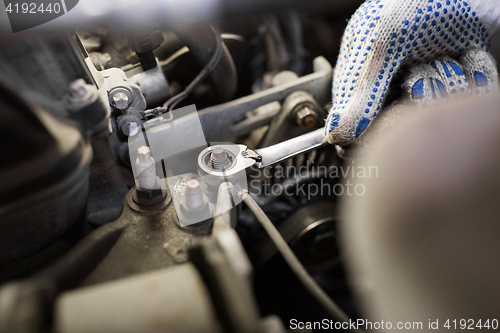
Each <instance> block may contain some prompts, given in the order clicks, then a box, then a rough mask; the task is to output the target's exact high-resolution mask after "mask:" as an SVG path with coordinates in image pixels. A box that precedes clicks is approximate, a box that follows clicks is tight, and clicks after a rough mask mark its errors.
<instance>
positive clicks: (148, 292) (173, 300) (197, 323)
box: [54, 263, 222, 333]
mask: <svg viewBox="0 0 500 333" xmlns="http://www.w3.org/2000/svg"><path fill="white" fill-rule="evenodd" d="M54 312H55V320H54V321H55V324H54V326H55V331H56V332H59V333H92V332H95V333H97V332H106V333H138V332H141V333H164V332H175V333H190V332H204V333H221V332H222V329H221V325H220V324H219V321H218V318H217V315H216V313H215V309H214V306H213V303H212V301H211V299H210V294H209V291H208V290H207V286H206V285H205V283H204V281H203V279H202V277H201V276H200V273H199V272H198V271H197V269H196V268H195V267H194V266H193V265H192V264H190V263H187V264H183V265H179V266H176V267H170V268H167V269H163V270H158V271H155V272H151V273H148V274H141V275H137V276H133V277H130V278H127V279H122V280H120V281H116V282H113V283H103V284H100V285H96V286H92V287H88V288H82V289H77V290H74V291H69V292H67V293H64V294H63V295H61V297H59V299H58V300H57V302H56V304H55V310H54Z"/></svg>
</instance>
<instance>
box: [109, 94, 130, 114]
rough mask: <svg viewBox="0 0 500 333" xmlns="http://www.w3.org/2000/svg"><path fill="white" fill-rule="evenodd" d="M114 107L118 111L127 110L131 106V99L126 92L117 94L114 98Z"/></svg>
mask: <svg viewBox="0 0 500 333" xmlns="http://www.w3.org/2000/svg"><path fill="white" fill-rule="evenodd" d="M112 100H113V106H114V107H115V108H117V109H118V110H125V109H126V108H128V106H129V104H130V99H129V97H128V96H127V94H125V93H124V92H121V91H119V92H116V93H114V94H113V97H112Z"/></svg>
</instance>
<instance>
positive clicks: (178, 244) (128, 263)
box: [82, 176, 211, 285]
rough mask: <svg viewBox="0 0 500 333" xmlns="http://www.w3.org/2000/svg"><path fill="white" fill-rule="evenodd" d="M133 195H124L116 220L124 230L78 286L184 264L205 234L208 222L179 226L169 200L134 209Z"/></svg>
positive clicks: (209, 228) (208, 228) (209, 226)
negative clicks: (124, 200) (118, 216)
mask: <svg viewBox="0 0 500 333" xmlns="http://www.w3.org/2000/svg"><path fill="white" fill-rule="evenodd" d="M179 177H180V178H182V176H179ZM173 178H176V177H173ZM133 192H134V190H133V189H132V190H131V191H130V192H129V193H128V194H127V198H126V201H127V204H125V205H124V208H123V212H122V215H121V217H120V219H119V220H122V219H125V220H127V222H128V225H127V227H126V228H125V229H124V231H123V233H122V235H121V237H120V239H119V240H118V241H117V243H116V245H115V246H114V247H113V249H111V251H110V252H109V254H108V255H107V256H106V258H104V259H103V261H102V262H101V263H100V264H99V265H98V266H97V267H96V269H95V270H94V271H93V272H92V273H91V274H90V275H89V276H88V277H87V278H86V279H85V281H83V283H82V285H93V284H97V283H101V282H105V281H111V280H116V279H119V278H123V277H126V276H132V275H135V274H139V273H144V272H149V271H152V270H156V269H160V268H164V267H169V266H172V265H176V264H180V263H184V262H186V261H187V259H188V256H187V248H188V247H189V246H192V245H193V244H196V243H198V242H200V241H201V240H202V239H204V238H205V237H206V235H207V234H209V232H210V230H211V220H210V221H207V222H202V223H199V224H196V225H191V226H186V227H181V226H180V224H179V219H178V217H177V213H176V211H175V208H174V205H173V204H172V202H171V201H169V202H168V204H166V205H162V204H160V205H158V206H153V207H149V208H146V207H138V206H137V205H135V204H134V202H133V199H132V196H133ZM131 206H132V207H134V208H131Z"/></svg>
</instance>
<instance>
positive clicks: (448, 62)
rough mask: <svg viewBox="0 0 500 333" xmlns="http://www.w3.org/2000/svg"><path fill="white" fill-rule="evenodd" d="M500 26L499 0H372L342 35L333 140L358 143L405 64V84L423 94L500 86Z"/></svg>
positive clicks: (413, 94) (330, 125)
mask: <svg viewBox="0 0 500 333" xmlns="http://www.w3.org/2000/svg"><path fill="white" fill-rule="evenodd" d="M499 25H500V5H499V4H498V2H497V1H496V0H468V1H467V2H466V1H462V0H406V1H404V0H379V1H375V0H367V1H366V2H365V3H364V4H363V5H361V7H360V8H359V9H358V10H357V11H356V13H355V14H354V15H353V16H352V18H351V20H350V21H349V24H348V26H347V28H346V30H345V32H344V36H343V39H342V45H341V50H340V54H339V57H338V60H337V65H336V67H335V71H334V77H333V84H332V104H333V105H332V109H331V111H330V115H329V116H328V119H327V122H326V127H325V134H326V135H327V136H328V141H329V142H330V143H332V144H336V145H339V146H347V145H349V144H351V143H353V142H354V141H355V140H356V138H357V137H359V136H360V135H361V133H363V132H364V131H365V130H366V128H367V127H368V126H369V124H370V123H371V122H372V121H373V119H374V118H375V117H376V116H377V114H378V113H379V112H380V111H381V109H382V106H383V104H384V101H385V99H386V97H387V93H388V89H389V87H390V84H391V82H392V80H393V78H394V76H395V75H396V73H398V72H399V71H400V70H401V69H402V68H403V69H405V68H406V69H408V68H410V74H409V76H408V79H407V80H406V82H405V84H404V85H403V89H404V92H405V94H406V95H408V96H409V97H410V98H411V99H413V100H415V101H429V100H432V99H434V98H436V97H439V96H444V95H447V94H450V93H451V94H453V93H459V92H473V93H481V92H491V91H493V90H495V89H498V72H497V69H496V65H495V62H494V60H493V58H492V57H491V55H490V54H489V53H488V49H487V47H488V45H489V43H490V41H491V38H492V35H493V33H494V32H495V31H496V30H497V29H498V27H499ZM456 59H459V61H457V60H456Z"/></svg>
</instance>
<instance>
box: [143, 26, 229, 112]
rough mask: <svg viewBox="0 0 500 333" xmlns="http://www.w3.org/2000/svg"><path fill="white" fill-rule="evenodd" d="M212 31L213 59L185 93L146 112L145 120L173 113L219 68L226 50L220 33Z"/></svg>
mask: <svg viewBox="0 0 500 333" xmlns="http://www.w3.org/2000/svg"><path fill="white" fill-rule="evenodd" d="M212 30H213V32H214V34H215V50H214V53H213V55H212V58H210V61H209V62H208V63H207V64H206V65H205V67H203V69H202V70H201V72H200V73H199V74H198V75H197V76H196V77H195V78H194V80H193V81H191V83H190V84H189V85H188V86H187V87H186V89H184V91H182V92H180V93H179V94H177V95H175V96H173V97H171V98H170V99H169V100H168V101H166V102H165V104H163V106H162V107H160V108H155V109H152V110H146V111H144V112H143V118H144V119H145V120H147V119H152V118H155V117H158V116H160V115H162V114H164V113H166V112H168V111H172V110H173V108H174V107H175V106H176V105H177V104H179V103H180V102H182V101H183V100H184V99H186V98H187V97H188V96H189V94H190V93H192V92H193V90H194V88H196V86H197V85H198V84H199V83H200V82H202V81H203V80H205V79H206V78H207V77H208V76H209V75H210V73H212V71H213V70H214V69H215V67H217V65H218V64H219V60H220V59H221V56H222V52H223V51H224V49H223V47H222V38H221V35H220V33H219V31H217V30H216V29H215V28H213V27H212Z"/></svg>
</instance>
